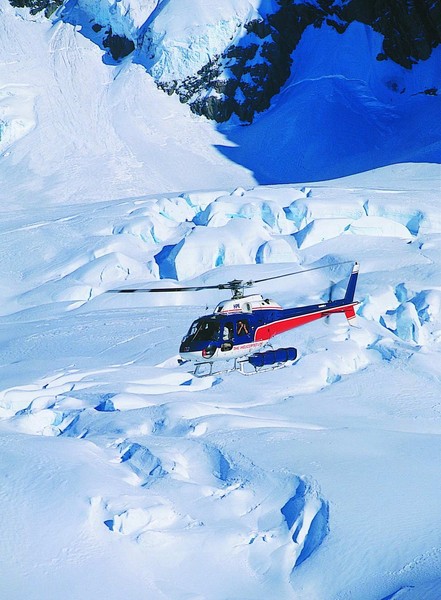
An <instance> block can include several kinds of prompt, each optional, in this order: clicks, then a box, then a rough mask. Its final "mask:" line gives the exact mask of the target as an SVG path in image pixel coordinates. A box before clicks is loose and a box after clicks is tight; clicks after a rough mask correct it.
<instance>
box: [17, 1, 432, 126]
mask: <svg viewBox="0 0 441 600" xmlns="http://www.w3.org/2000/svg"><path fill="white" fill-rule="evenodd" d="M9 1H10V3H11V4H12V5H13V6H20V7H23V6H28V7H29V8H30V11H31V13H32V14H36V13H37V12H40V11H44V12H45V14H46V15H49V14H50V13H51V12H52V11H53V10H54V9H55V8H57V7H58V6H59V5H60V4H62V1H61V0H9ZM84 3H85V4H86V5H87V6H88V11H89V12H88V13H87V14H88V17H93V16H94V15H91V14H90V11H93V7H94V6H95V5H94V4H90V3H87V1H86V0H84V2H83V4H84ZM126 4H127V6H126ZM256 5H257V4H256ZM274 5H275V6H276V7H277V8H276V10H274V11H273V12H272V13H263V14H262V15H261V14H260V13H258V12H257V10H254V9H253V10H251V11H250V9H249V8H247V9H245V8H244V5H242V4H241V3H240V0H237V6H236V5H234V9H236V8H237V10H236V12H235V10H233V11H232V12H231V13H225V11H220V13H219V16H217V17H215V18H212V22H211V23H210V24H203V23H201V24H200V27H199V23H197V25H198V27H196V28H194V31H192V32H191V33H190V34H188V39H187V38H185V39H177V40H174V39H173V33H170V31H168V30H167V23H168V19H169V17H170V15H169V14H168V13H164V12H162V14H161V11H163V7H164V6H165V7H166V10H168V9H170V6H171V5H169V4H168V3H160V2H159V3H158V2H157V0H152V2H151V3H150V4H149V5H148V6H147V5H146V6H145V7H144V8H143V11H144V12H142V11H141V13H139V8H134V9H133V10H134V12H135V13H136V11H137V10H138V13H139V14H140V15H142V19H144V21H142V20H141V19H140V18H139V16H138V21H139V22H137V23H135V22H134V21H133V17H130V15H129V13H130V10H129V8H130V6H131V4H130V0H126V3H125V4H124V6H123V7H122V8H118V9H117V8H116V4H115V6H113V5H112V7H110V8H109V6H110V5H109V4H107V3H105V10H104V8H103V6H104V5H103V6H102V7H101V9H100V10H101V13H102V14H101V20H100V17H99V16H98V15H95V22H99V23H100V24H99V25H96V26H95V25H94V26H93V30H94V31H95V32H97V29H96V27H97V28H99V29H100V30H101V29H103V32H102V34H100V35H98V36H97V40H96V41H97V43H99V44H100V45H102V47H104V48H107V49H108V51H109V53H110V54H111V56H112V58H113V59H114V60H116V61H119V60H120V59H121V58H123V57H125V56H127V55H128V54H130V53H131V52H133V51H134V50H137V51H138V52H137V53H135V54H136V56H135V58H134V60H136V61H137V62H141V64H143V65H144V66H145V68H146V69H147V71H148V72H149V73H150V74H151V75H152V77H153V78H154V79H155V81H156V83H157V85H158V86H159V87H160V88H161V89H163V90H164V91H165V92H167V93H168V94H177V95H178V96H179V98H180V100H181V102H183V103H187V104H188V105H189V106H190V108H191V110H192V111H193V112H195V113H197V114H200V115H205V116H206V117H207V118H209V119H214V120H215V121H217V122H224V121H228V120H229V119H231V117H233V116H236V118H238V119H239V120H240V121H241V122H242V123H251V122H252V121H253V119H254V117H255V115H256V113H260V112H263V111H265V110H266V109H268V108H269V106H270V103H271V100H272V98H273V97H274V96H275V95H276V94H278V93H279V92H280V90H281V88H282V87H283V86H284V84H285V83H286V81H287V80H288V78H289V76H290V74H291V67H292V61H293V59H292V56H293V51H294V50H295V48H296V47H297V45H298V43H299V42H300V40H301V39H302V36H303V34H304V32H305V30H306V29H307V28H310V27H313V28H316V29H319V30H320V29H322V28H323V27H324V26H325V25H326V26H328V27H331V28H332V29H334V30H335V31H336V32H338V33H340V34H343V33H344V32H345V31H346V30H347V28H348V27H349V26H350V25H351V24H353V23H359V24H360V23H361V24H363V25H365V26H368V27H370V28H372V30H374V31H375V32H377V33H379V34H380V35H381V36H382V37H383V43H382V48H381V51H380V52H378V53H376V54H374V55H373V56H372V60H373V61H375V60H377V61H385V60H391V61H394V62H395V63H397V64H398V65H401V66H402V67H403V68H405V69H411V68H412V66H413V65H414V64H416V63H418V62H419V61H423V60H426V59H428V58H429V57H430V56H431V53H432V51H433V49H434V48H435V47H436V46H438V45H439V44H440V42H441V0H394V1H392V0H306V1H305V2H303V3H299V2H298V0H276V1H275V2H274ZM134 6H135V5H134ZM156 7H158V8H157V9H156ZM173 8H174V6H173ZM173 8H172V10H173ZM181 8H182V7H181ZM83 10H84V7H83ZM259 10H260V8H259ZM103 11H104V12H103ZM106 11H107V13H108V14H107V13H106ZM176 11H179V7H178V6H177V7H176ZM230 11H231V6H230ZM246 11H248V13H247V12H246ZM105 14H107V21H108V22H107V21H106V18H105ZM164 14H165V17H164ZM246 14H248V17H246ZM177 15H178V16H180V17H181V18H182V13H179V12H177V13H176V14H175V13H172V17H173V18H174V19H175V20H176V18H177ZM250 15H251V16H250ZM247 18H248V20H247ZM103 19H104V21H106V22H103ZM158 19H162V20H163V22H162V24H161V26H160V27H159V29H155V27H156V25H157V23H158ZM93 20H94V19H93V18H90V19H89V22H93ZM161 27H162V29H161ZM183 30H186V27H184V26H183ZM178 31H179V29H178ZM180 33H182V32H180ZM201 57H202V58H201ZM391 85H392V84H391ZM397 91H398V90H397ZM418 93H426V94H432V95H435V94H437V93H438V90H437V88H436V87H430V88H429V89H427V90H418Z"/></svg>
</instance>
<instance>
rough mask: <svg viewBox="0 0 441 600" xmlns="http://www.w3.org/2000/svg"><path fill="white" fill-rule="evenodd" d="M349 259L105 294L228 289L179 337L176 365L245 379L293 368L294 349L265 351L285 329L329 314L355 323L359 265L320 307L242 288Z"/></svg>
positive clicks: (295, 351)
mask: <svg viewBox="0 0 441 600" xmlns="http://www.w3.org/2000/svg"><path fill="white" fill-rule="evenodd" d="M348 263H351V264H352V261H344V262H339V263H334V264H333V265H325V266H319V267H313V268H310V269H305V270H303V271H295V272H291V273H285V274H282V275H275V276H273V277H265V278H263V279H256V280H254V281H253V280H250V281H243V280H241V279H233V280H232V281H229V282H226V283H220V284H216V285H202V286H191V287H173V288H156V287H155V288H121V289H115V290H108V293H125V294H129V293H137V292H150V293H152V292H156V293H158V292H186V291H201V290H215V289H218V290H230V291H231V292H232V297H231V299H228V300H223V301H222V302H220V303H219V304H218V305H217V306H216V308H215V309H214V311H213V313H212V314H210V315H206V316H203V317H199V318H198V319H196V320H195V321H194V322H193V323H192V324H191V326H190V328H189V330H188V332H187V333H186V334H185V336H184V337H183V339H182V342H181V344H180V347H179V361H178V362H179V364H186V363H190V364H192V365H193V373H194V374H195V375H197V376H204V375H212V374H214V373H219V372H225V371H234V370H238V371H239V372H240V373H242V374H244V375H250V374H254V373H258V372H260V371H265V370H270V369H275V368H280V367H282V366H289V365H292V364H293V363H294V362H295V361H296V359H297V356H298V353H297V349H296V348H293V347H289V348H277V349H272V348H271V349H268V350H266V351H264V352H260V350H262V349H263V350H264V349H265V347H268V346H269V345H270V340H271V339H272V338H273V337H275V336H277V335H279V334H281V333H284V332H286V331H289V330H291V329H294V328H295V327H299V326H300V325H305V324H306V323H310V322H312V321H316V320H318V319H321V318H323V317H328V316H329V315H332V314H337V313H344V315H345V316H346V318H347V320H348V323H349V324H352V321H353V320H354V319H355V307H356V306H357V304H358V302H357V301H354V294H355V288H356V285H357V278H358V272H359V264H358V263H357V262H355V263H354V264H353V267H352V272H351V274H350V277H349V281H348V284H347V287H346V293H345V295H344V297H343V298H341V299H339V300H329V301H328V302H322V303H320V304H312V305H309V306H300V307H295V308H282V307H281V306H280V305H279V304H277V302H275V301H274V300H271V299H269V298H264V297H263V296H262V295H261V294H252V295H247V296H246V295H245V289H247V288H250V287H252V286H254V285H256V284H258V283H262V282H264V281H270V280H274V279H280V278H282V277H289V276H293V275H300V274H303V273H307V272H309V271H315V270H317V269H324V268H329V267H330V266H337V265H343V264H348ZM220 361H223V362H225V361H226V363H227V367H226V368H224V369H222V370H215V371H213V368H214V367H215V365H216V364H219V363H220Z"/></svg>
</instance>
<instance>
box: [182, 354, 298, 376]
mask: <svg viewBox="0 0 441 600" xmlns="http://www.w3.org/2000/svg"><path fill="white" fill-rule="evenodd" d="M298 358H299V357H297V358H296V359H295V360H288V361H280V362H277V363H274V364H272V365H264V366H261V367H257V366H255V365H252V364H251V363H250V361H249V360H248V359H247V358H235V359H233V360H230V361H225V363H224V365H220V364H219V361H216V362H208V361H207V362H203V363H195V365H194V369H193V371H192V373H193V375H194V376H195V377H209V376H210V375H220V374H222V373H232V372H234V371H237V372H238V373H240V374H241V375H246V376H249V375H257V374H258V373H266V372H267V371H276V370H277V369H283V368H284V367H291V366H292V365H293V364H294V363H296V362H297V360H298ZM214 367H217V368H216V369H215V368H214Z"/></svg>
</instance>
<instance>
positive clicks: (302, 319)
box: [254, 302, 358, 342]
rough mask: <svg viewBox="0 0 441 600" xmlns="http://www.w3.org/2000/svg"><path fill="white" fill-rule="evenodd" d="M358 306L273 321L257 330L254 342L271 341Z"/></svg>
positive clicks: (345, 306) (341, 307) (338, 307)
mask: <svg viewBox="0 0 441 600" xmlns="http://www.w3.org/2000/svg"><path fill="white" fill-rule="evenodd" d="M356 304H358V303H357V302H354V303H351V304H345V305H344V306H336V307H334V308H327V309H324V310H318V311H315V312H312V313H307V314H306V315H298V316H296V317H288V318H287V319H282V320H280V321H272V322H271V323H267V324H266V325H261V326H260V327H258V328H257V329H256V332H255V334H254V341H255V342H261V341H264V340H269V339H270V338H272V337H274V336H275V335H279V334H280V333H285V331H289V330H290V329H294V328H295V327H300V325H305V324H306V323H311V322H312V321H316V320H317V319H321V318H322V317H326V316H327V315H330V314H333V313H344V312H346V311H348V309H349V308H350V307H353V306H355V305H356ZM354 316H355V312H354Z"/></svg>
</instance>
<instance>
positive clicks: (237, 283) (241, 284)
mask: <svg viewBox="0 0 441 600" xmlns="http://www.w3.org/2000/svg"><path fill="white" fill-rule="evenodd" d="M352 262H353V261H351V260H345V261H343V262H338V263H332V264H331V265H322V266H320V267H312V268H311V269H305V270H304V271H293V272H291V273H284V274H282V275H273V276H272V277H264V278H262V279H254V280H250V281H244V280H242V279H233V280H232V281H227V282H226V283H218V284H215V285H197V286H188V287H187V286H186V287H168V288H158V287H154V288H121V289H115V290H107V291H106V294H135V293H136V294H137V293H168V292H200V291H202V290H232V291H233V292H234V291H237V290H239V289H240V288H246V287H251V286H253V285H254V284H256V283H261V282H262V281H271V280H272V279H281V278H282V277H290V276H291V275H301V274H302V273H308V272H309V271H317V270H318V269H327V268H329V267H336V266H339V265H346V264H349V263H352Z"/></svg>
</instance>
